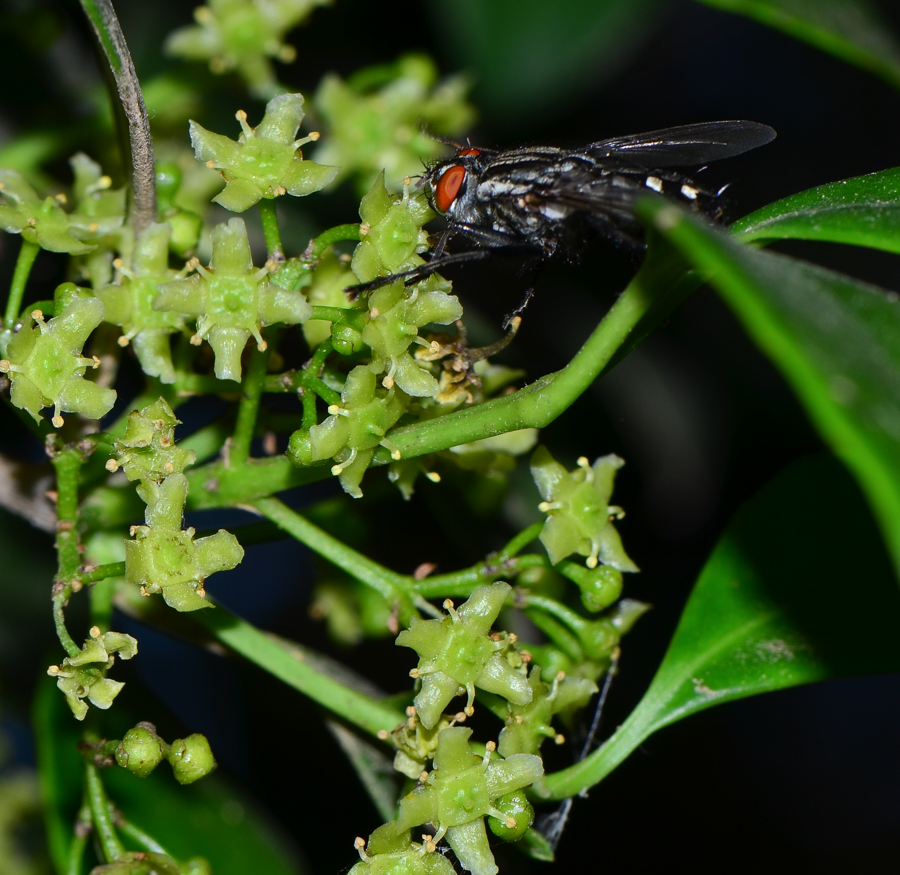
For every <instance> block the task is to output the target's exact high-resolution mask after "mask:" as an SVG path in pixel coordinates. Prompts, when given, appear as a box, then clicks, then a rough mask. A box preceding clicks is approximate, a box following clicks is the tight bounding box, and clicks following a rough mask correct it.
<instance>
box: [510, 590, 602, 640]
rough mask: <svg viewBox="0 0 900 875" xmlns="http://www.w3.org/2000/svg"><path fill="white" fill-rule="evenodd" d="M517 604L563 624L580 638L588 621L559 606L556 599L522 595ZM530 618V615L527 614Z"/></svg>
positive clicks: (561, 605)
mask: <svg viewBox="0 0 900 875" xmlns="http://www.w3.org/2000/svg"><path fill="white" fill-rule="evenodd" d="M518 603H519V604H520V605H522V606H523V607H527V608H534V609H537V610H539V611H543V612H544V613H545V614H549V615H550V616H551V617H555V618H556V619H557V620H559V621H560V623H563V624H565V625H566V626H568V627H569V629H570V630H571V631H572V632H574V633H575V635H576V636H577V637H581V632H582V630H583V629H584V627H585V626H586V625H587V623H588V622H589V621H587V620H585V619H584V617H582V616H580V615H579V614H577V613H575V611H573V610H572V609H571V608H567V607H566V606H565V605H563V604H560V603H559V602H558V601H556V599H551V598H547V596H543V595H531V594H530V593H522V594H521V595H520V597H519V601H518ZM529 616H530V614H529Z"/></svg>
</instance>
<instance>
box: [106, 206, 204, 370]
mask: <svg viewBox="0 0 900 875" xmlns="http://www.w3.org/2000/svg"><path fill="white" fill-rule="evenodd" d="M171 236H172V227H171V225H170V224H169V223H168V222H166V223H165V224H153V225H150V226H149V227H147V228H146V229H145V230H144V231H143V232H142V233H141V234H140V235H139V236H138V238H137V240H136V241H135V246H134V250H133V251H132V254H131V264H130V266H128V267H126V266H125V264H124V262H122V261H119V262H118V270H119V274H120V277H119V281H118V283H116V284H114V285H113V284H110V285H105V286H102V287H101V288H98V289H97V297H98V298H99V299H100V300H101V301H103V304H104V305H105V307H106V314H105V316H104V318H105V320H106V321H107V322H110V323H112V324H113V325H118V326H120V327H121V328H122V331H123V334H122V336H121V337H120V338H119V345H120V346H127V345H128V344H129V343H131V344H133V345H134V351H135V353H136V354H137V357H138V361H139V362H140V363H141V369H142V370H143V371H144V373H145V374H147V375H148V376H150V377H159V379H160V380H161V381H162V382H163V383H174V382H175V368H174V367H173V365H172V351H171V349H170V347H169V335H171V334H174V333H176V332H180V331H184V330H185V319H184V316H183V315H181V314H180V313H174V312H163V311H160V310H157V309H155V308H154V306H153V305H154V302H155V301H156V300H157V298H158V297H159V288H158V287H159V286H160V285H161V284H162V283H167V282H170V281H172V280H176V279H181V278H183V277H184V276H185V275H186V273H187V269H185V270H184V271H181V272H179V271H175V270H172V269H171V268H170V267H169V243H170V240H171Z"/></svg>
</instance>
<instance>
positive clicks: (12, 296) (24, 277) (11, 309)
mask: <svg viewBox="0 0 900 875" xmlns="http://www.w3.org/2000/svg"><path fill="white" fill-rule="evenodd" d="M40 251H41V247H40V246H39V245H38V244H37V243H32V242H31V241H30V240H25V239H24V238H23V239H22V245H21V246H20V247H19V256H18V258H17V259H16V269H15V271H13V277H12V282H11V283H10V285H9V298H8V299H7V301H6V315H5V316H4V318H3V327H4V328H5V329H6V330H7V331H12V330H13V328H15V325H16V320H18V318H19V312H20V310H21V309H22V298H23V297H24V295H25V287H26V286H27V285H28V277H29V276H30V275H31V268H32V266H33V265H34V260H35V258H37V254H38V252H40Z"/></svg>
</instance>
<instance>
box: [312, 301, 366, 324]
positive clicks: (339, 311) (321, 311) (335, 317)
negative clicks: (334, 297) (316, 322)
mask: <svg viewBox="0 0 900 875" xmlns="http://www.w3.org/2000/svg"><path fill="white" fill-rule="evenodd" d="M360 312H361V311H360V310H353V309H347V310H345V309H343V308H341V307H325V306H323V305H321V304H316V305H315V306H314V307H313V308H312V316H310V317H309V318H310V319H322V320H324V321H325V322H341V321H342V320H343V319H344V317H345V316H346V315H347V314H348V313H360ZM363 315H364V314H363Z"/></svg>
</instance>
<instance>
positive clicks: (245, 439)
mask: <svg viewBox="0 0 900 875" xmlns="http://www.w3.org/2000/svg"><path fill="white" fill-rule="evenodd" d="M268 361H269V351H268V349H266V350H264V351H260V350H259V349H256V348H254V350H253V351H252V352H251V354H250V365H249V367H248V368H247V373H246V374H245V375H244V379H243V381H242V382H241V389H242V394H241V403H240V406H239V407H238V414H237V423H236V424H235V427H234V434H233V435H232V438H231V450H230V451H229V454H228V464H229V467H232V468H240V467H242V466H243V465H244V463H245V462H246V461H247V459H249V458H250V443H251V441H252V440H253V434H254V432H255V431H256V416H257V414H258V413H259V399H260V397H261V396H262V391H263V385H264V384H265V381H266V365H267V364H268Z"/></svg>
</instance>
